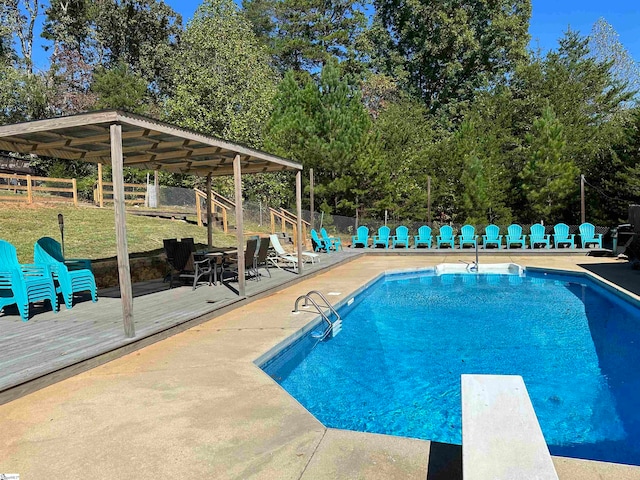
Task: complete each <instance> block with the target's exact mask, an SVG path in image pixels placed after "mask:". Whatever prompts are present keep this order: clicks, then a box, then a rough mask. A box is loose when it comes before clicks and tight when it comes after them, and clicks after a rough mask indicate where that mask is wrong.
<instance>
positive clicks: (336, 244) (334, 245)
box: [320, 228, 343, 252]
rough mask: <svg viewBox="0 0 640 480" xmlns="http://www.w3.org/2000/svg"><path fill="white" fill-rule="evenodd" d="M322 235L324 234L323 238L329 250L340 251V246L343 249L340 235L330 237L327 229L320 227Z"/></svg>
mask: <svg viewBox="0 0 640 480" xmlns="http://www.w3.org/2000/svg"><path fill="white" fill-rule="evenodd" d="M320 235H322V239H323V240H324V242H325V244H326V245H328V246H329V250H335V251H336V252H337V251H338V248H339V249H340V250H343V248H342V240H340V237H330V236H329V234H328V233H327V230H326V229H324V228H321V229H320Z"/></svg>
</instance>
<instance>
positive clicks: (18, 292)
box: [0, 240, 58, 322]
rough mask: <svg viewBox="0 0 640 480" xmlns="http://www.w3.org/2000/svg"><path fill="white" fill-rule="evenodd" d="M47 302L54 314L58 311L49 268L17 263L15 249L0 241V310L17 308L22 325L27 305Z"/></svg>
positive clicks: (26, 312)
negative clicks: (11, 306) (8, 307)
mask: <svg viewBox="0 0 640 480" xmlns="http://www.w3.org/2000/svg"><path fill="white" fill-rule="evenodd" d="M42 300H49V302H50V303H51V308H52V309H53V311H54V312H57V311H58V295H57V294H56V287H55V285H54V283H53V277H52V276H51V271H50V270H49V266H48V265H45V264H39V265H38V264H25V265H21V264H20V263H19V262H18V255H17V253H16V249H15V247H14V246H13V245H11V244H10V243H9V242H6V241H4V240H0V310H2V309H3V308H4V307H6V306H9V305H13V304H14V303H15V304H16V306H17V307H18V312H20V318H22V321H23V322H26V321H27V320H29V304H30V303H34V302H39V301H42Z"/></svg>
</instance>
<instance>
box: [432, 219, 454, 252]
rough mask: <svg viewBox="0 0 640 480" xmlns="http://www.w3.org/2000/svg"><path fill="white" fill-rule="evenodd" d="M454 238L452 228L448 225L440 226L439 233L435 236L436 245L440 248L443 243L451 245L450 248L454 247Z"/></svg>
mask: <svg viewBox="0 0 640 480" xmlns="http://www.w3.org/2000/svg"><path fill="white" fill-rule="evenodd" d="M455 239H456V236H455V235H454V234H453V228H451V227H450V226H449V225H443V226H442V227H440V235H437V236H436V244H437V247H438V248H440V246H441V245H443V244H444V245H449V246H451V248H456V247H455V245H456V244H455Z"/></svg>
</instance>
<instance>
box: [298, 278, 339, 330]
mask: <svg viewBox="0 0 640 480" xmlns="http://www.w3.org/2000/svg"><path fill="white" fill-rule="evenodd" d="M312 295H316V296H317V297H319V298H320V300H321V301H322V305H318V302H316V301H315V300H314V299H313V298H312ZM301 300H304V305H303V308H304V307H308V306H309V304H311V305H312V306H313V307H315V309H316V311H317V312H318V313H319V314H320V315H321V316H322V319H323V320H324V321H325V322H326V323H327V328H326V330H325V331H324V332H323V333H322V334H321V335H319V336H318V337H317V338H319V341H322V340H324V339H325V338H327V337H328V336H329V335H331V336H332V337H335V336H336V335H337V334H338V333H339V332H340V330H342V318H340V314H339V313H338V312H337V311H336V309H335V308H334V307H333V305H331V304H330V303H329V300H327V297H325V296H324V295H323V294H322V293H321V292H319V291H317V290H311V291H310V292H307V294H306V295H300V296H299V297H298V298H297V299H296V303H295V306H294V307H293V312H294V313H297V312H300V308H299V305H300V301H301ZM321 306H322V307H327V308H328V309H329V310H330V313H333V314H334V315H335V317H336V319H335V320H334V321H333V322H332V321H331V319H330V318H329V316H328V315H327V314H326V313H325V311H324V310H323V309H322V308H320V307H321Z"/></svg>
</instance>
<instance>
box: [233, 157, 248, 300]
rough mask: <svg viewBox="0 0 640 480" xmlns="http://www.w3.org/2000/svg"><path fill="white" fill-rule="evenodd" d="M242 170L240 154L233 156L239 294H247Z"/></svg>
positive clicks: (242, 295)
mask: <svg viewBox="0 0 640 480" xmlns="http://www.w3.org/2000/svg"><path fill="white" fill-rule="evenodd" d="M241 174H242V170H241V168H240V155H236V156H235V157H234V158H233V184H234V188H235V194H236V242H237V244H238V294H239V295H240V296H241V297H244V296H245V285H244V283H245V282H244V272H245V268H246V265H245V264H244V233H243V229H244V219H243V212H242V177H241Z"/></svg>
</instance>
